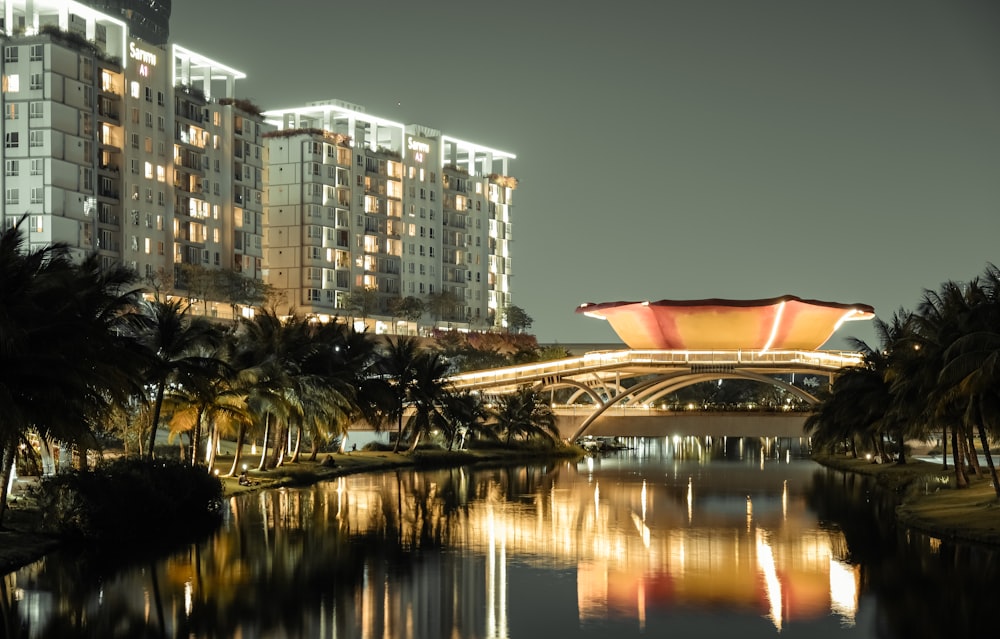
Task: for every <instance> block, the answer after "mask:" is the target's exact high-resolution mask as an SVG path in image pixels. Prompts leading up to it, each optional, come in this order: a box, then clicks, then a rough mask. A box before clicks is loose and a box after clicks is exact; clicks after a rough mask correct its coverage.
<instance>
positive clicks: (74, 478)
mask: <svg viewBox="0 0 1000 639" xmlns="http://www.w3.org/2000/svg"><path fill="white" fill-rule="evenodd" d="M222 495H223V490H222V482H221V481H219V479H218V478H217V477H214V476H211V475H209V474H208V473H207V472H206V471H205V469H204V467H194V468H192V467H191V466H187V465H185V464H182V463H181V462H179V461H174V460H156V461H149V460H145V459H133V458H126V459H119V460H116V461H113V462H110V463H108V464H106V465H103V466H101V467H99V468H97V469H95V470H93V471H90V472H72V473H66V474H61V475H55V476H53V477H49V478H47V479H45V480H44V481H43V482H42V485H41V495H40V504H39V505H40V507H41V512H42V527H43V529H44V530H46V531H47V532H53V533H57V534H60V535H63V536H66V537H70V538H79V539H84V540H87V541H95V542H104V543H116V544H129V543H140V544H141V543H147V542H150V541H154V540H158V539H171V540H174V539H177V538H179V537H187V536H192V537H193V536H194V535H196V534H198V533H200V532H204V531H206V530H208V529H210V527H212V526H214V525H217V524H218V522H219V521H220V518H221V509H222Z"/></svg>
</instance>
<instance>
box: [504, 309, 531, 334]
mask: <svg viewBox="0 0 1000 639" xmlns="http://www.w3.org/2000/svg"><path fill="white" fill-rule="evenodd" d="M503 316H504V321H505V322H506V323H507V329H508V330H512V331H514V332H515V333H523V332H524V331H526V330H528V329H529V328H531V325H532V323H534V321H535V320H533V319H532V318H531V316H530V315H528V314H527V313H526V312H525V311H524V309H523V308H521V307H520V306H516V305H514V304H508V305H507V306H506V307H504V309H503Z"/></svg>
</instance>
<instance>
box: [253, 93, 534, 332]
mask: <svg viewBox="0 0 1000 639" xmlns="http://www.w3.org/2000/svg"><path fill="white" fill-rule="evenodd" d="M264 117H265V119H266V122H267V124H269V125H271V126H273V128H274V130H273V132H270V133H268V134H266V147H267V162H266V166H267V178H266V184H267V187H266V188H267V196H266V198H265V216H264V217H265V224H264V227H265V233H264V263H265V279H266V281H267V282H268V283H269V284H270V285H272V286H273V287H274V288H275V289H277V290H279V291H281V293H282V294H283V299H284V301H285V303H286V308H287V309H289V310H293V309H294V310H296V311H298V312H300V313H304V314H316V315H320V316H335V315H340V316H351V317H354V318H355V319H356V320H358V318H360V320H362V321H364V322H365V323H366V324H368V325H369V326H370V327H372V328H374V330H375V331H376V332H407V331H410V332H412V331H413V330H415V329H416V327H417V326H418V325H422V326H427V325H435V326H450V327H460V328H472V329H477V328H478V329H484V328H491V327H494V326H498V325H500V322H502V316H503V313H502V310H503V309H504V308H505V307H506V306H507V305H508V304H509V303H510V245H509V242H510V238H511V236H510V222H511V206H512V195H513V191H514V189H515V188H516V186H517V182H516V180H515V179H514V178H512V177H510V176H509V175H508V169H509V162H510V161H511V160H512V159H514V155H512V154H510V153H507V152H504V151H499V150H496V149H491V148H488V147H485V146H483V145H479V144H475V143H470V142H465V141H462V140H459V139H457V138H453V137H450V136H447V135H445V134H443V133H442V132H440V131H438V130H436V129H431V128H429V127H425V126H421V125H414V124H411V125H405V124H402V123H399V122H394V121H391V120H388V119H385V118H381V117H378V116H375V115H371V114H369V113H367V111H366V110H365V109H364V108H363V107H361V106H358V105H355V104H351V103H348V102H344V101H341V100H329V101H325V102H316V103H310V104H308V105H306V106H304V107H300V108H294V109H286V110H276V111H268V112H266V113H265V114H264ZM407 298H410V299H416V300H419V301H420V303H421V305H422V306H423V308H424V312H423V314H422V315H420V316H419V319H418V318H417V317H416V316H414V315H409V314H408V313H407V312H406V310H405V309H406V305H405V302H404V300H407Z"/></svg>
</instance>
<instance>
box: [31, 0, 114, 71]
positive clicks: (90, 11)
mask: <svg viewBox="0 0 1000 639" xmlns="http://www.w3.org/2000/svg"><path fill="white" fill-rule="evenodd" d="M34 7H35V9H34V15H33V16H32V18H36V17H37V16H38V11H39V9H42V10H44V9H46V8H57V9H58V8H62V7H65V8H66V11H67V13H68V12H70V11H72V13H74V14H77V15H79V16H81V17H83V18H84V19H90V20H93V21H94V22H98V23H111V24H114V25H117V26H118V27H120V28H121V34H122V48H121V56H122V68H125V61H126V59H127V58H128V55H127V54H126V52H127V51H128V45H127V43H126V41H127V40H128V25H127V24H126V23H125V21H124V20H120V19H118V18H115V17H114V16H109V15H108V14H106V13H101V12H100V11H97V10H96V9H94V8H93V7H88V6H87V5H85V4H80V3H79V2H76V1H75V0H56V1H55V2H35V3H34ZM67 19H68V16H67ZM33 26H34V25H32V27H33ZM36 33H37V32H36Z"/></svg>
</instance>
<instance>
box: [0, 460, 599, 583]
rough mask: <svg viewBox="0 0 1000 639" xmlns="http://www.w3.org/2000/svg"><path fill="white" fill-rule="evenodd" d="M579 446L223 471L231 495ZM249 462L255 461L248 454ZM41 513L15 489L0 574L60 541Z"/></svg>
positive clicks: (0, 548) (2, 539)
mask: <svg viewBox="0 0 1000 639" xmlns="http://www.w3.org/2000/svg"><path fill="white" fill-rule="evenodd" d="M582 454H583V452H582V450H580V449H578V448H576V447H565V448H560V449H544V448H538V449H523V450H521V449H513V448H511V449H508V448H486V449H476V450H461V451H446V450H418V451H415V452H414V453H393V452H391V451H360V450H359V451H352V452H348V453H343V454H325V453H324V454H322V455H319V456H318V457H317V459H316V460H315V461H309V460H300V461H297V462H294V463H288V464H284V465H282V466H279V467H278V468H272V469H269V470H264V471H258V470H253V469H248V470H247V477H248V479H249V480H250V485H249V486H244V485H240V483H239V481H238V479H237V478H236V477H220V478H219V479H220V480H221V481H222V487H223V491H224V495H225V496H226V497H229V496H232V495H238V494H240V493H245V492H250V491H254V490H261V489H265V488H280V487H282V486H306V485H309V484H313V483H316V482H319V481H324V480H328V479H334V478H337V477H342V476H345V475H353V474H357V473H370V472H379V471H384V470H392V469H394V468H405V467H414V468H430V467H454V466H465V465H469V464H476V465H483V464H508V463H518V462H522V461H523V462H530V461H533V460H551V459H565V458H570V459H572V458H576V457H578V456H580V455H582ZM247 461H248V466H249V465H250V462H251V461H256V460H247ZM232 462H233V458H232V456H228V457H227V456H221V457H218V458H217V459H216V467H217V468H220V469H227V468H229V467H230V466H231V465H232ZM40 524H41V515H40V513H39V512H38V510H37V507H36V505H35V502H34V500H33V499H32V498H31V497H30V496H25V495H15V496H13V499H11V501H10V503H9V509H8V510H7V512H6V514H5V515H4V526H3V528H2V529H0V575H5V574H7V573H9V572H12V571H14V570H17V569H18V568H21V567H22V566H25V565H27V564H30V563H32V562H34V561H36V560H38V559H41V558H42V557H44V556H45V555H46V554H48V553H50V552H52V551H53V550H55V549H56V548H58V547H59V545H60V539H59V538H58V537H56V536H53V535H48V534H45V533H42V532H40V530H41V526H40Z"/></svg>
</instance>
